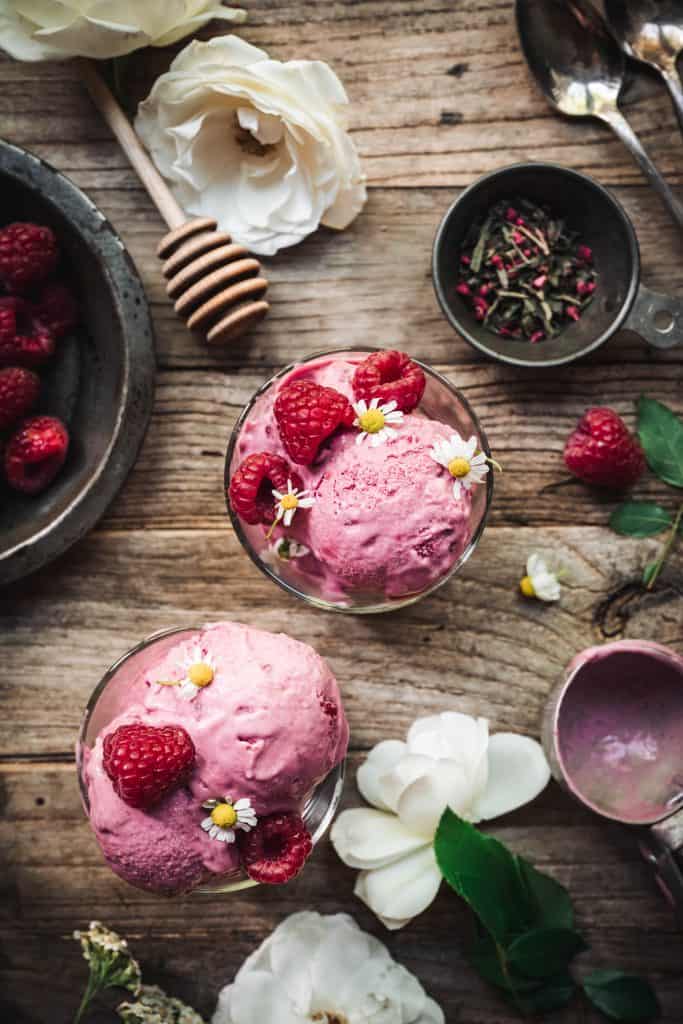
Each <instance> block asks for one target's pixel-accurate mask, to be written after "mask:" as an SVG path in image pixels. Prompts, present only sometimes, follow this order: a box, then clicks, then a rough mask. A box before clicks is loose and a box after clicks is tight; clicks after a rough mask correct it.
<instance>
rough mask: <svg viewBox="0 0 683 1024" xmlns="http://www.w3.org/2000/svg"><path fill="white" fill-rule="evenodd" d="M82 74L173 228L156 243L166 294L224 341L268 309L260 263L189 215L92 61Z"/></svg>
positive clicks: (209, 223) (208, 222) (210, 337)
mask: <svg viewBox="0 0 683 1024" xmlns="http://www.w3.org/2000/svg"><path fill="white" fill-rule="evenodd" d="M79 63H80V69H81V78H82V81H83V84H84V85H85V87H86V89H87V90H88V93H89V95H90V98H91V99H92V101H93V103H94V104H95V106H96V107H97V109H98V110H99V112H100V113H101V114H102V117H103V118H104V120H105V121H106V123H107V124H108V125H109V127H110V128H111V130H112V132H113V133H114V135H115V137H116V139H117V140H118V142H119V144H120V146H121V148H122V149H123V151H124V153H125V154H126V156H127V157H128V159H129V160H130V162H131V164H132V165H133V167H134V169H135V171H136V172H137V174H138V177H139V178H140V180H141V182H142V184H143V185H144V186H145V188H146V189H147V192H148V193H149V195H150V198H151V199H152V201H153V202H154V204H155V206H156V208H157V210H158V211H159V213H160V214H161V216H162V217H163V219H164V220H165V221H166V224H167V225H168V227H169V228H170V229H171V230H170V231H169V232H168V234H167V235H165V236H164V237H163V238H162V239H161V242H160V243H159V246H158V248H157V256H158V257H159V259H161V260H163V261H164V264H163V267H162V273H163V275H164V277H165V278H166V281H167V284H166V294H167V295H168V296H169V298H170V299H172V300H173V303H174V309H175V311H176V313H177V314H178V316H180V317H181V319H183V320H184V321H185V322H186V323H187V326H188V327H189V329H190V330H192V331H200V332H201V333H202V334H203V335H204V336H205V338H206V340H207V342H208V343H209V345H224V344H226V343H227V342H229V341H233V340H234V339H235V338H239V337H240V336H241V335H242V334H244V333H245V331H248V330H249V329H250V328H251V327H253V326H254V325H255V324H257V323H258V322H259V321H260V320H262V319H263V317H264V316H265V315H266V313H267V312H268V310H269V308H270V307H269V305H268V303H267V302H266V301H265V299H264V298H263V296H264V295H265V293H266V290H267V288H268V281H267V280H266V278H265V277H264V276H263V274H262V273H261V264H260V263H259V261H258V260H257V259H254V257H253V256H252V255H251V254H250V253H249V251H248V250H247V249H245V247H244V246H243V245H237V244H235V243H234V242H233V241H232V238H231V237H230V235H228V234H226V233H225V232H223V231H217V230H216V228H217V223H216V221H215V220H212V219H211V218H210V217H197V218H195V219H194V220H187V218H186V217H185V214H184V212H183V210H182V209H181V207H180V206H179V205H178V203H177V202H176V200H175V199H174V197H173V195H172V194H171V191H170V189H169V188H168V186H167V184H166V182H165V181H164V179H163V178H162V177H161V175H160V174H159V172H158V171H157V169H156V167H155V166H154V164H153V163H152V161H151V159H150V158H149V156H148V155H147V152H146V151H145V149H144V147H143V145H142V143H141V142H140V139H139V138H138V137H137V135H136V134H135V131H134V129H133V126H132V125H131V123H130V121H129V120H128V118H127V117H126V115H125V114H124V112H123V111H122V110H121V107H120V106H119V104H118V103H117V102H116V100H115V99H114V96H113V95H112V93H111V91H110V90H109V88H108V86H107V85H106V84H105V82H104V81H103V79H102V78H101V77H100V74H99V72H98V71H97V70H96V67H95V65H94V64H93V62H92V61H89V60H81V61H79Z"/></svg>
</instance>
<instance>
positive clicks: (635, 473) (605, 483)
mask: <svg viewBox="0 0 683 1024" xmlns="http://www.w3.org/2000/svg"><path fill="white" fill-rule="evenodd" d="M564 461H565V464H566V466H567V469H568V470H569V472H570V473H573V474H574V476H578V478H579V479H580V480H585V482H586V483H589V484H598V485H599V486H601V487H614V488H622V487H629V486H630V485H631V484H634V483H635V482H636V480H637V479H638V477H639V476H640V475H641V473H642V472H643V470H644V469H645V456H644V454H643V449H642V448H641V447H640V444H639V443H638V441H637V440H636V438H635V437H634V436H633V435H632V434H631V433H629V430H628V427H627V426H626V424H625V423H624V421H623V420H622V419H621V417H620V416H618V415H617V414H616V412H614V410H613V409H604V408H597V409H589V410H588V411H587V412H586V413H585V414H584V415H583V416H582V417H581V419H580V420H579V422H578V424H577V427H576V430H575V431H574V432H573V434H570V435H569V438H568V440H567V443H566V445H565V448H564Z"/></svg>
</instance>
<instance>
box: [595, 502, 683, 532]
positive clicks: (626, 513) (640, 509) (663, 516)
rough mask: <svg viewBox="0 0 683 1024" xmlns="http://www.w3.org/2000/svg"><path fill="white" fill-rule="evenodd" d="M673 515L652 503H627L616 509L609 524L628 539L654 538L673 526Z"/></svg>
mask: <svg viewBox="0 0 683 1024" xmlns="http://www.w3.org/2000/svg"><path fill="white" fill-rule="evenodd" d="M671 522H672V519H671V513H670V512H667V510H666V509H665V508H662V506H661V505H655V504H654V502H651V501H626V502H624V504H623V505H620V506H619V508H617V509H615V510H614V512H613V513H612V515H611V517H610V521H609V524H610V526H611V527H612V529H613V530H615V531H616V533H621V534H623V535H624V536H626V537H652V536H654V534H656V533H661V532H662V530H666V529H667V528H668V527H670V526H671Z"/></svg>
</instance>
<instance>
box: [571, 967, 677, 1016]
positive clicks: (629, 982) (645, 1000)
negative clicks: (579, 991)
mask: <svg viewBox="0 0 683 1024" xmlns="http://www.w3.org/2000/svg"><path fill="white" fill-rule="evenodd" d="M582 987H583V990H584V992H585V993H586V995H587V996H588V998H589V999H590V1001H591V1002H592V1003H593V1005H594V1006H597V1008H598V1009H599V1010H602V1012H603V1013H604V1014H606V1015H607V1016H608V1017H611V1019H612V1020H619V1021H626V1022H627V1024H644V1022H646V1021H650V1020H655V1019H656V1018H657V1017H658V1016H659V1014H660V1012H661V1010H660V1006H659V1001H658V999H657V996H656V995H655V993H654V991H653V989H652V987H651V986H650V985H649V984H648V982H647V981H645V980H644V979H643V978H637V977H635V976H634V975H632V974H624V973H623V972H622V971H612V970H603V971H593V973H592V974H589V975H588V976H587V977H586V978H584V979H583V983H582Z"/></svg>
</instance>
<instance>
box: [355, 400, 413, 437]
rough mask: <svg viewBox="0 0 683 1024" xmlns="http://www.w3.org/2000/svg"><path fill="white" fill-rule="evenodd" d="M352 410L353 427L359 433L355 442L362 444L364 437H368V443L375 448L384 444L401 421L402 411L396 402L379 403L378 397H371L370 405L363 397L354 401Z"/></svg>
mask: <svg viewBox="0 0 683 1024" xmlns="http://www.w3.org/2000/svg"><path fill="white" fill-rule="evenodd" d="M353 411H354V412H355V414H356V418H355V420H354V421H353V425H354V427H358V430H359V434H358V437H357V438H356V444H362V442H363V441H365V439H366V438H368V437H369V438H370V444H371V445H372V447H373V448H376V447H377V446H378V445H380V444H384V443H385V442H386V441H388V440H389V438H390V437H393V436H394V434H395V433H396V429H395V428H396V427H398V426H399V425H400V424H401V423H403V413H402V412H401V410H400V409H398V408H397V403H396V402H387V403H386V404H385V405H380V404H379V398H373V399H371V401H370V405H368V404H367V402H366V401H365V399H364V398H361V400H360V401H359V402H356V403H355V405H354V407H353Z"/></svg>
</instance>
